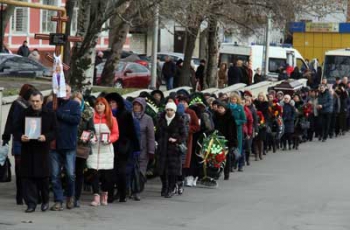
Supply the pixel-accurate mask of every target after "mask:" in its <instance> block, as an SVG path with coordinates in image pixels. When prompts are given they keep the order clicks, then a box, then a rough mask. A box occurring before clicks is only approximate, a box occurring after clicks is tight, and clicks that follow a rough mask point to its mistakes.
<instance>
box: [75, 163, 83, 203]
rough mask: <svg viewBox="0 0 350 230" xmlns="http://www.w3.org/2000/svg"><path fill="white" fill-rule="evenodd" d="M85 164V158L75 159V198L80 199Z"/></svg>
mask: <svg viewBox="0 0 350 230" xmlns="http://www.w3.org/2000/svg"><path fill="white" fill-rule="evenodd" d="M85 165H86V159H83V158H79V157H77V158H76V159H75V200H79V199H80V195H81V190H82V189H83V183H84V169H85Z"/></svg>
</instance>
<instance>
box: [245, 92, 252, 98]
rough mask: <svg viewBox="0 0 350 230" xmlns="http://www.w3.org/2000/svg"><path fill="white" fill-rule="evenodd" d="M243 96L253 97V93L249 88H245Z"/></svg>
mask: <svg viewBox="0 0 350 230" xmlns="http://www.w3.org/2000/svg"><path fill="white" fill-rule="evenodd" d="M244 96H248V97H253V94H252V92H250V91H249V90H245V91H244Z"/></svg>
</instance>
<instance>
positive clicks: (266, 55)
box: [265, 12, 272, 77]
mask: <svg viewBox="0 0 350 230" xmlns="http://www.w3.org/2000/svg"><path fill="white" fill-rule="evenodd" d="M271 17H272V16H271V13H270V12H269V13H268V14H267V25H266V45H265V76H266V77H267V73H268V72H269V49H270V33H269V32H270V29H271Z"/></svg>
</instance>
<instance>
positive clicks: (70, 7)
mask: <svg viewBox="0 0 350 230" xmlns="http://www.w3.org/2000/svg"><path fill="white" fill-rule="evenodd" d="M76 2H77V0H68V1H66V12H67V16H68V18H69V20H68V22H66V33H65V34H66V36H67V37H68V36H70V30H71V26H72V19H73V13H74V6H75V4H76ZM70 49H71V46H70V42H66V44H65V45H64V47H63V62H64V63H70ZM65 75H66V76H68V75H69V73H65Z"/></svg>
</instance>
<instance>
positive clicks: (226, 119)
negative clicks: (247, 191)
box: [213, 101, 238, 180]
mask: <svg viewBox="0 0 350 230" xmlns="http://www.w3.org/2000/svg"><path fill="white" fill-rule="evenodd" d="M213 121H214V125H215V129H216V130H218V131H219V133H220V134H222V135H223V136H224V137H225V138H226V140H227V141H228V142H227V146H228V148H229V150H231V149H232V148H237V146H238V139H237V126H236V122H235V118H234V116H233V115H232V112H231V110H230V109H229V108H227V105H226V104H225V103H224V102H221V101H218V109H217V111H216V112H215V114H214V118H213ZM231 157H232V156H231V151H229V152H228V154H227V155H226V165H225V169H224V174H225V176H224V179H225V180H228V179H229V177H230V169H231Z"/></svg>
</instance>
